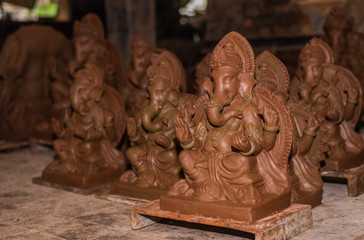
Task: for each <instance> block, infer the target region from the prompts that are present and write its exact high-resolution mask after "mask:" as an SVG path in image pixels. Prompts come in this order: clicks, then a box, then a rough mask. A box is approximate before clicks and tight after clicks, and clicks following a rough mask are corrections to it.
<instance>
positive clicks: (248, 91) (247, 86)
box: [238, 73, 256, 100]
mask: <svg viewBox="0 0 364 240" xmlns="http://www.w3.org/2000/svg"><path fill="white" fill-rule="evenodd" d="M238 78H239V82H240V85H239V94H240V96H241V97H242V98H243V99H245V100H248V99H250V98H251V97H252V91H253V87H254V85H255V83H256V81H255V79H254V78H253V76H252V75H251V74H250V73H240V74H239V75H238Z"/></svg>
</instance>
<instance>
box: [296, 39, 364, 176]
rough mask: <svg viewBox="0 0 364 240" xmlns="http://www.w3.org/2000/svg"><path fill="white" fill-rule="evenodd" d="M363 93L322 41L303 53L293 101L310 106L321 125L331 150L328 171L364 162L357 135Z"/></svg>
mask: <svg viewBox="0 0 364 240" xmlns="http://www.w3.org/2000/svg"><path fill="white" fill-rule="evenodd" d="M361 96H362V90H361V88H360V83H359V81H358V80H357V79H356V77H355V76H354V75H353V74H352V73H351V72H350V71H348V70H347V69H345V68H343V67H341V66H338V65H335V64H334V54H333V52H332V50H331V49H330V47H329V46H328V45H327V44H326V43H325V42H323V41H322V40H320V39H317V38H314V39H312V40H311V41H310V42H309V43H308V44H307V45H306V46H305V47H304V49H303V50H302V51H301V53H300V56H299V68H298V70H297V73H296V76H295V77H294V78H293V79H292V81H291V86H290V97H291V98H293V99H296V100H298V101H302V102H304V103H306V104H308V105H309V106H310V108H311V109H312V112H313V113H314V116H315V117H316V118H317V120H318V121H319V122H320V129H319V131H321V132H322V133H323V134H324V137H325V139H326V140H325V142H326V144H327V146H328V150H327V152H326V154H327V159H326V160H325V166H324V167H323V169H326V170H343V169H345V168H351V167H355V166H358V165H360V164H361V163H362V162H363V158H362V154H363V150H364V140H363V138H362V137H361V136H360V135H359V134H358V133H356V132H355V125H356V124H357V122H358V120H359V117H360V112H361V104H362V103H361V102H362V101H361V100H362V99H361Z"/></svg>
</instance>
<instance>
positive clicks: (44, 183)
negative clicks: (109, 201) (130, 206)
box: [32, 177, 109, 195]
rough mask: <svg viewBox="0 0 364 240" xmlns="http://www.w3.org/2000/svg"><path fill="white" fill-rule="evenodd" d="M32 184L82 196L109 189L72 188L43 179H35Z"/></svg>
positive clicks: (101, 187) (100, 187) (98, 186)
mask: <svg viewBox="0 0 364 240" xmlns="http://www.w3.org/2000/svg"><path fill="white" fill-rule="evenodd" d="M32 182H33V183H34V184H38V185H40V186H46V187H52V188H56V189H61V190H65V191H68V192H74V193H77V194H82V195H90V194H94V193H97V192H102V191H105V190H107V189H108V187H109V186H108V184H103V185H97V186H92V187H83V188H79V187H72V186H66V185H62V184H58V183H53V182H48V181H45V180H44V179H43V178H42V177H35V178H33V179H32Z"/></svg>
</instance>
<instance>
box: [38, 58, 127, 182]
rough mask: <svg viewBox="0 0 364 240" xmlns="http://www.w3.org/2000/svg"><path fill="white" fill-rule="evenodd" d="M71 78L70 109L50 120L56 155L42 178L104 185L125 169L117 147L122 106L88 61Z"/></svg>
mask: <svg viewBox="0 0 364 240" xmlns="http://www.w3.org/2000/svg"><path fill="white" fill-rule="evenodd" d="M74 79H75V80H74V83H73V84H72V86H71V90H70V95H71V96H70V98H71V104H72V111H71V110H69V111H68V113H66V115H65V118H64V119H63V120H62V121H61V120H58V119H55V118H53V119H52V127H53V131H54V133H55V134H56V135H57V139H56V140H55V141H54V144H53V146H54V149H55V151H56V153H57V155H56V157H55V159H54V160H53V161H52V162H51V163H50V164H49V165H48V166H47V167H46V168H45V169H44V170H43V172H42V178H43V179H44V180H46V181H49V182H54V183H58V184H63V185H70V186H74V187H88V186H93V185H98V184H104V183H107V182H109V181H111V180H113V179H115V178H117V177H118V176H119V175H120V174H121V173H122V172H123V171H124V170H125V168H126V162H125V160H124V157H123V155H122V154H121V152H120V151H118V150H117V149H116V146H117V145H118V144H119V143H120V141H121V138H122V136H123V134H124V131H125V110H124V105H123V102H122V99H121V97H120V95H119V94H118V93H117V92H116V90H115V89H114V88H112V87H111V86H109V85H107V84H104V80H103V75H102V74H101V71H100V69H99V68H98V67H97V66H95V65H93V64H90V63H87V64H86V65H85V67H84V68H82V69H81V70H79V71H78V72H77V73H76V74H75V76H74Z"/></svg>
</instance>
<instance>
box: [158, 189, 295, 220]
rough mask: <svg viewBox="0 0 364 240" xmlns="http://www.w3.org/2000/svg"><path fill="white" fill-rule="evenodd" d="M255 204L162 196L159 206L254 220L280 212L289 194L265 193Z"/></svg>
mask: <svg viewBox="0 0 364 240" xmlns="http://www.w3.org/2000/svg"><path fill="white" fill-rule="evenodd" d="M265 197H266V198H265V199H263V200H262V201H260V202H259V203H257V204H241V205H239V204H231V202H229V201H214V202H199V201H194V200H191V199H190V198H186V197H184V198H183V197H176V196H162V197H161V198H160V208H161V209H163V210H164V211H176V206H178V210H177V212H179V213H183V214H188V215H200V216H205V217H213V218H221V219H234V220H238V221H243V222H255V221H257V220H259V219H261V218H264V217H266V216H268V215H270V214H273V213H277V212H280V211H282V210H284V209H285V208H286V207H287V206H289V205H290V202H291V195H290V194H289V193H286V194H284V195H281V196H277V195H274V194H271V195H268V194H267V195H266V196H265Z"/></svg>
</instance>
